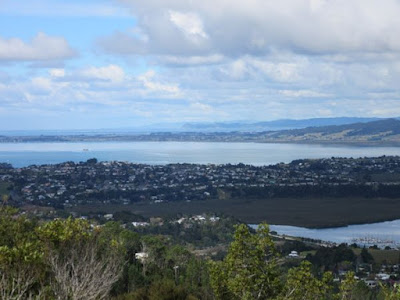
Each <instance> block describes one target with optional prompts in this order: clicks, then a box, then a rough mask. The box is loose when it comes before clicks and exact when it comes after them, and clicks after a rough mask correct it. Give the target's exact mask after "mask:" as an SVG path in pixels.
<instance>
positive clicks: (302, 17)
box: [103, 0, 400, 57]
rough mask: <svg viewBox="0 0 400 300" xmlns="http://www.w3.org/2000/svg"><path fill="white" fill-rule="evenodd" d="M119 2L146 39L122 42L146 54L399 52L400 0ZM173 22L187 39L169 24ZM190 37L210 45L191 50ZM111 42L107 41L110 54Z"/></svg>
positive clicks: (179, 0) (230, 54) (194, 47)
mask: <svg viewBox="0 0 400 300" xmlns="http://www.w3.org/2000/svg"><path fill="white" fill-rule="evenodd" d="M119 1H120V2H121V3H123V4H125V5H127V6H129V7H130V8H131V13H132V14H133V15H134V16H135V17H136V18H137V20H138V27H139V28H140V30H141V31H142V32H143V33H144V34H145V35H146V36H147V37H148V42H146V43H143V42H142V41H140V40H137V39H126V40H125V42H127V44H126V45H118V48H119V49H120V48H126V50H127V51H126V53H137V52H135V51H138V49H141V50H142V51H144V53H147V54H164V55H173V54H174V53H172V52H176V50H174V47H177V48H180V49H181V50H182V51H183V53H184V54H185V55H189V56H192V55H199V53H202V54H203V55H210V54H215V53H218V54H221V55H224V56H231V57H240V56H243V55H256V56H258V55H265V54H266V53H268V52H270V51H271V49H288V50H290V51H294V52H297V53H313V54H322V55H326V54H340V53H343V54H348V53H353V52H355V53H357V52H361V53H391V52H398V51H400V40H399V39H398V36H399V35H400V18H398V15H399V14H400V2H398V1H396V0H382V1H379V2H377V1H375V0H353V1H347V0H336V1H326V0H281V1H272V0H249V1H242V0H231V1H226V0H203V1H182V0H148V1H145V2H143V1H139V0H119ZM164 16H167V17H164ZM171 22H172V23H173V25H175V27H177V28H178V29H179V30H180V31H181V32H183V33H184V35H183V36H179V34H177V32H176V31H175V30H172V29H171ZM205 28H206V29H207V30H205ZM127 35H128V34H127ZM188 36H192V37H198V38H200V39H203V40H204V39H206V40H207V42H206V43H199V44H197V45H196V44H194V45H191V47H188V46H187V44H186V41H185V39H187V37H188ZM113 41H115V40H114V39H112V38H110V39H109V40H108V41H105V43H103V45H104V46H105V48H106V49H107V50H108V51H110V52H113V45H112V43H113ZM172 46H174V47H172ZM114 50H115V49H114ZM117 52H118V51H117ZM118 53H121V52H118Z"/></svg>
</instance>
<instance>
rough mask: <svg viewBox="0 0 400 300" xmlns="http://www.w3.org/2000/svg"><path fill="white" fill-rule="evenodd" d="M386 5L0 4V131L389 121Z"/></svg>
mask: <svg viewBox="0 0 400 300" xmlns="http://www.w3.org/2000/svg"><path fill="white" fill-rule="evenodd" d="M399 15H400V1H398V0H380V1H376V0H279V1H276V0H245V1H244V0H201V1H195V0H146V1H143V0H142V1H139V0H85V1H81V0H65V1H61V0H18V1H15V0H0V103H1V105H0V127H1V129H3V130H11V129H86V128H87V129H89V128H119V127H135V126H143V125H147V124H153V123H164V122H200V121H205V122H208V121H233V120H253V121H256V120H275V119H282V118H296V119H304V118H312V117H335V116H362V117H372V116H374V117H393V116H400V84H399V83H400V38H399V37H400V18H399Z"/></svg>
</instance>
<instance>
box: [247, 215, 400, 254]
mask: <svg viewBox="0 0 400 300" xmlns="http://www.w3.org/2000/svg"><path fill="white" fill-rule="evenodd" d="M250 226H251V227H253V228H256V227H257V226H256V225H250ZM270 230H272V231H276V232H277V233H278V234H282V235H288V236H295V237H304V238H311V239H316V240H322V241H328V242H334V243H347V244H352V243H357V244H359V245H360V246H363V245H366V246H371V245H375V244H376V245H378V246H380V247H385V246H391V247H395V246H400V220H395V221H387V222H379V223H373V224H361V225H350V226H346V227H337V228H323V229H308V228H303V227H296V226H287V225H270Z"/></svg>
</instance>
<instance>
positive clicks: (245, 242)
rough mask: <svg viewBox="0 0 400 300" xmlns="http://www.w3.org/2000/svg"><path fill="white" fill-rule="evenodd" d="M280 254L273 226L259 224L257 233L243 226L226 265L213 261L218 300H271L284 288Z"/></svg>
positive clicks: (234, 241)
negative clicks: (280, 269) (274, 241)
mask: <svg viewBox="0 0 400 300" xmlns="http://www.w3.org/2000/svg"><path fill="white" fill-rule="evenodd" d="M277 260H278V253H277V251H276V249H275V246H274V243H273V241H272V240H271V237H270V236H269V227H268V225H266V224H261V225H259V227H258V229H257V231H256V233H254V234H253V233H251V232H250V230H249V227H248V226H246V225H244V224H241V225H238V226H236V231H235V234H234V240H233V242H232V243H231V245H230V248H229V250H228V253H227V255H226V257H225V259H224V260H223V261H222V262H210V279H211V286H212V288H213V291H214V294H215V297H216V298H217V299H243V300H247V299H248V300H250V299H270V298H274V297H276V296H277V295H278V294H279V293H280V291H281V288H282V285H281V281H280V278H279V276H280V273H279V270H278V266H277Z"/></svg>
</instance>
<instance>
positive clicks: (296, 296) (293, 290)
mask: <svg viewBox="0 0 400 300" xmlns="http://www.w3.org/2000/svg"><path fill="white" fill-rule="evenodd" d="M311 266H312V265H311V263H310V262H308V261H303V262H302V263H301V264H300V266H299V267H297V268H292V269H290V270H289V273H288V276H287V280H286V283H285V287H284V290H283V292H282V294H281V295H280V296H279V297H278V299H282V300H284V299H285V300H313V299H315V300H319V299H327V298H328V297H329V295H330V294H331V293H332V279H333V277H332V273H330V272H326V273H324V275H323V276H322V279H318V278H316V277H315V276H314V275H313V274H312V272H311ZM344 299H347V298H344Z"/></svg>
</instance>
